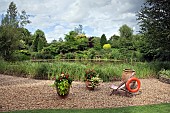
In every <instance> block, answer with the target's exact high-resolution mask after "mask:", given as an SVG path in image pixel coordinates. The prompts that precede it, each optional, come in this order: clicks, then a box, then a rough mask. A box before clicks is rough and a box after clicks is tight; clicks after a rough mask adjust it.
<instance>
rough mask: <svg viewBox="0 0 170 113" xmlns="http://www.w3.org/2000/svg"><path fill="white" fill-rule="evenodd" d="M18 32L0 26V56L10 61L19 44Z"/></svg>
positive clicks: (8, 27)
mask: <svg viewBox="0 0 170 113" xmlns="http://www.w3.org/2000/svg"><path fill="white" fill-rule="evenodd" d="M19 35H20V34H19V32H18V30H17V29H15V28H13V27H11V26H0V56H2V57H3V58H4V59H5V60H10V59H11V56H12V53H13V52H14V51H15V50H16V49H17V47H18V44H19V40H18V37H19Z"/></svg>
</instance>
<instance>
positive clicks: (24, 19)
mask: <svg viewBox="0 0 170 113" xmlns="http://www.w3.org/2000/svg"><path fill="white" fill-rule="evenodd" d="M28 19H29V15H27V13H26V11H25V10H22V11H21V15H20V27H24V26H26V25H27V24H29V23H31V21H30V20H28Z"/></svg>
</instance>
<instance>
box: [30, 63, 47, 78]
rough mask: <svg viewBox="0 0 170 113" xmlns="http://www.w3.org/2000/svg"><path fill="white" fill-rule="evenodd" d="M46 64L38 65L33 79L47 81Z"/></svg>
mask: <svg viewBox="0 0 170 113" xmlns="http://www.w3.org/2000/svg"><path fill="white" fill-rule="evenodd" d="M48 66H49V65H48V64H43V63H42V64H40V65H38V67H36V69H35V72H36V73H34V74H35V75H34V77H33V78H35V79H48Z"/></svg>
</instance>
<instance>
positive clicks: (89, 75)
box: [84, 69, 102, 90]
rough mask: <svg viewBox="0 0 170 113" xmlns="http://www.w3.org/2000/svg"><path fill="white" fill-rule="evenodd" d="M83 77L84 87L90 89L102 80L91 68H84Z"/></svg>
mask: <svg viewBox="0 0 170 113" xmlns="http://www.w3.org/2000/svg"><path fill="white" fill-rule="evenodd" d="M84 77H85V82H86V87H87V88H88V89H91V90H94V88H95V87H96V86H99V85H100V84H99V83H100V82H101V81H102V80H101V78H99V74H97V72H96V71H95V70H93V69H88V70H86V71H85V76H84Z"/></svg>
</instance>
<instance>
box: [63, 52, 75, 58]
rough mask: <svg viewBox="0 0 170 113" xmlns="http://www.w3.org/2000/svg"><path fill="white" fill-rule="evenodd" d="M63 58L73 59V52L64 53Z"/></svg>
mask: <svg viewBox="0 0 170 113" xmlns="http://www.w3.org/2000/svg"><path fill="white" fill-rule="evenodd" d="M65 59H75V55H74V53H66V54H65Z"/></svg>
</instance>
